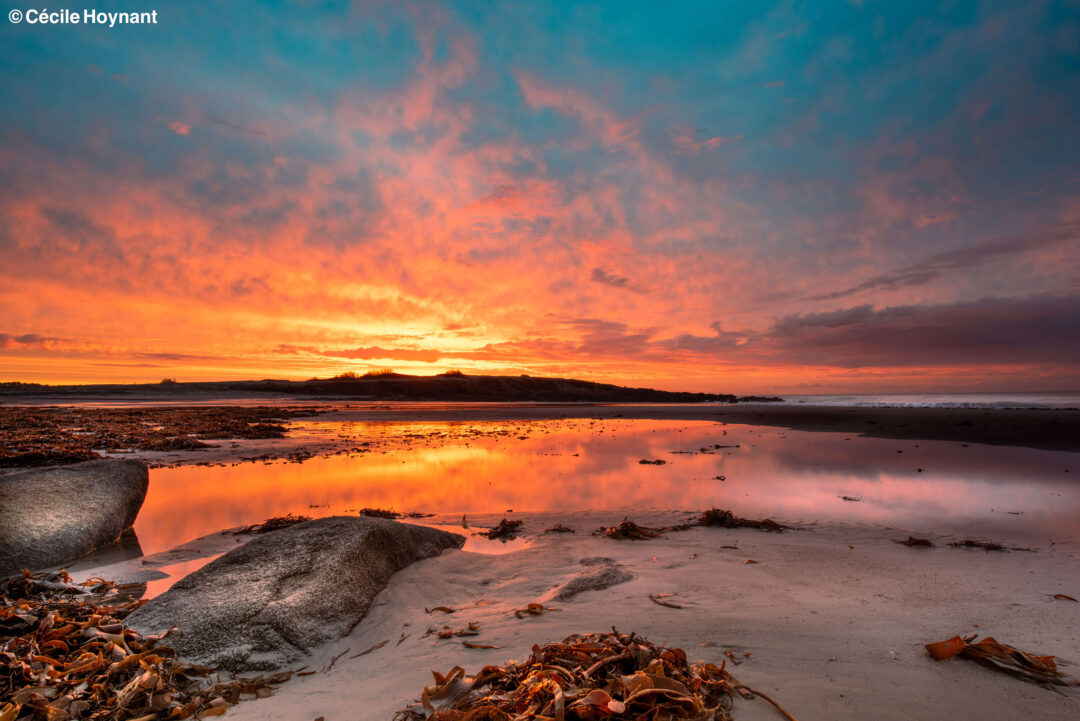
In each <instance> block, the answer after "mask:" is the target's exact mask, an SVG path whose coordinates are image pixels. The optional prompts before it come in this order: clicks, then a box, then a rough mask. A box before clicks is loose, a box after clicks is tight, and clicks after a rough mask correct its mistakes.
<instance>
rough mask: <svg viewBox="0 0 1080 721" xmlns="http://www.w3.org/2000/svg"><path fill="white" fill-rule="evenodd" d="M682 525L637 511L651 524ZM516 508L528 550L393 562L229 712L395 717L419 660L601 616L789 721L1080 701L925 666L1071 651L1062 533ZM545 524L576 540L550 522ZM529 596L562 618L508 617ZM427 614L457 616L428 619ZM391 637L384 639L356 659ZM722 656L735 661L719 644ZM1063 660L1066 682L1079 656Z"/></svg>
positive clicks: (955, 668)
mask: <svg viewBox="0 0 1080 721" xmlns="http://www.w3.org/2000/svg"><path fill="white" fill-rule="evenodd" d="M499 517H500V516H498V515H487V516H477V517H476V518H475V519H471V520H472V526H473V528H474V529H475V528H476V526H478V525H493V524H494V523H495V522H497V520H498V519H499ZM681 519H682V515H677V514H671V513H658V512H653V513H648V512H642V513H640V514H638V515H635V520H637V521H639V522H641V523H645V524H652V525H662V524H666V523H671V522H674V521H678V520H681ZM522 520H524V521H525V529H526V538H525V540H524V541H523V542H522V541H518V542H513V543H511V544H508V545H506V546H503V545H502V544H500V543H499V542H498V541H487V540H479V539H477V540H474V542H473V543H471V544H470V546H469V548H473V549H479V550H480V551H483V552H477V551H476V550H472V551H470V550H465V551H454V552H449V553H446V554H445V555H443V556H441V557H439V558H435V559H431V560H427V561H422V562H420V563H417V564H415V565H413V566H411V567H409V568H407V569H405V570H404V571H401V572H399V573H398V574H396V575H395V576H394V577H393V578H392V579H391V582H390V585H389V587H388V588H387V589H386V590H384V591H383V592H382V593H381V594H380V595H379V596H378V597H377V598H376V600H375V603H374V605H373V606H372V610H371V611H370V612H369V614H368V616H367V617H366V618H365V619H364V620H363V621H362V622H361V623H360V624H359V625H358V626H357V627H356V628H355V629H354V631H353V632H352V633H351V634H350V635H349V636H348V637H346V638H345V639H342V640H341V641H339V642H333V643H329V644H327V645H325V646H323V647H320V648H318V649H317V650H316V651H315V652H314V654H313V655H312V656H311V657H310V658H309V659H305V661H304V662H302V663H300V664H298V666H302V665H306V666H307V670H309V671H314V672H315V673H314V674H312V675H310V676H305V677H297V678H294V679H293V680H292V681H290V682H288V683H287V684H285V685H283V686H282V687H281V688H280V689H279V690H278V692H277V693H276V694H275V695H274V696H273V697H271V698H269V699H263V700H258V701H252V702H245V703H241V704H240V705H239V706H237V707H235V708H233V709H230V710H229V712H228V714H227V717H228V718H235V719H253V720H254V719H260V720H263V719H265V720H266V721H292V720H294V719H311V718H317V717H320V716H321V717H323V718H325V719H326V721H353V720H355V719H359V720H361V721H369V720H370V721H388V720H389V719H390V718H391V717H392V716H393V714H394V712H395V711H396V710H398V709H400V708H402V707H403V706H405V705H406V704H408V703H410V702H414V701H416V700H417V699H418V698H419V695H420V691H421V688H422V687H423V686H424V685H425V684H430V683H431V679H432V676H431V671H438V672H440V673H446V672H447V671H449V670H450V669H451V668H452V667H453V666H456V665H460V666H463V667H464V668H465V669H466V671H468V672H470V673H475V672H477V671H479V670H480V668H481V667H483V666H485V665H488V664H499V665H501V664H504V663H506V662H507V661H508V660H510V659H522V658H525V657H527V656H528V654H529V649H530V648H531V646H532V645H533V644H534V643H538V642H544V641H552V640H561V639H563V638H564V637H566V636H567V635H569V634H571V633H585V632H592V631H605V630H608V629H610V628H611V626H615V627H617V628H618V629H619V630H620V631H622V632H624V633H629V632H631V631H635V632H637V633H639V634H642V635H645V636H646V637H647V638H649V639H650V640H651V641H653V642H654V643H657V644H666V645H668V646H672V647H680V648H682V649H684V650H685V651H686V653H687V655H688V657H689V659H690V660H691V661H696V660H707V661H711V662H714V663H717V664H719V663H720V662H721V661H722V660H724V659H725V658H727V659H728V667H729V669H730V670H731V671H732V673H733V674H734V675H735V677H736V678H738V679H739V680H740V681H742V682H743V683H746V684H747V685H749V686H752V687H754V688H756V689H758V690H761V691H764V692H765V693H767V694H769V695H770V696H772V697H773V698H774V699H776V700H777V701H779V702H780V703H781V704H783V705H784V706H785V707H786V708H787V709H788V710H789V711H790V712H791V713H792V714H793V715H794V716H795V717H796V718H798V719H800V721H808V720H809V719H837V720H846V719H851V720H853V721H854V720H855V719H860V720H861V719H867V718H874V719H883V720H884V721H891V720H894V719H895V720H896V721H900V720H901V719H903V720H904V721H919V720H925V721H931V720H933V721H937V719H942V718H957V719H968V718H971V719H974V718H978V719H981V720H983V721H1011V720H1012V719H1017V718H1039V719H1047V720H1054V719H1060V720H1061V721H1065V720H1066V719H1074V718H1077V714H1080V697H1078V696H1076V695H1075V694H1070V695H1068V696H1065V695H1061V694H1059V693H1056V692H1054V691H1051V690H1047V689H1044V688H1039V687H1037V686H1033V685H1031V684H1027V683H1024V682H1022V681H1019V680H1016V679H1013V678H1011V677H1008V676H1005V675H1003V674H999V673H996V672H994V671H991V670H988V669H986V668H983V667H981V666H978V665H976V664H974V663H972V662H970V661H965V660H963V659H953V660H950V661H946V662H935V661H933V660H932V659H930V658H929V657H928V656H927V654H926V652H925V650H924V649H923V645H924V644H926V643H931V642H935V641H940V640H944V639H946V638H950V637H952V636H954V635H965V634H970V633H977V634H979V636H980V637H982V636H986V635H991V636H994V637H996V638H997V639H998V640H1000V641H1002V642H1004V643H1008V644H1010V645H1013V646H1016V647H1017V648H1020V649H1023V650H1025V651H1029V652H1037V653H1041V654H1054V655H1057V656H1059V657H1062V658H1064V659H1071V660H1076V659H1080V623H1078V621H1080V604H1076V603H1073V602H1070V601H1066V600H1060V599H1054V598H1053V595H1054V594H1056V593H1064V594H1067V595H1071V596H1073V597H1080V585H1078V583H1080V581H1078V579H1080V549H1078V548H1077V547H1075V546H1073V545H1068V544H1066V545H1064V546H1061V545H1059V546H1056V547H1053V548H1041V549H1039V551H1038V552H1035V553H1023V552H1015V551H1014V552H1007V553H987V552H984V551H981V550H962V549H956V548H950V547H947V546H945V545H943V544H940V539H938V540H939V547H937V548H933V549H921V548H908V547H905V546H903V545H900V544H897V543H894V540H897V539H901V538H905V537H906V533H905V531H904V530H902V529H894V530H882V529H880V528H874V529H870V528H865V527H857V526H849V525H844V524H800V526H799V528H798V529H797V530H791V531H786V532H784V533H782V534H776V533H764V532H760V531H754V530H750V529H734V530H733V529H718V528H694V529H692V530H689V531H685V532H679V533H672V534H669V535H667V536H665V537H664V538H660V539H653V540H647V541H615V540H612V539H609V538H606V537H602V536H593V535H590V533H589V532H590V531H591V530H593V529H595V528H597V527H599V526H601V525H606V524H610V523H614V522H616V521H617V520H619V518H618V517H616V516H612V515H610V514H603V513H595V512H591V513H569V514H535V515H523V516H522ZM443 521H444V522H446V519H443ZM556 522H561V523H563V524H565V525H566V526H569V527H571V528H574V529H576V533H572V534H571V533H566V534H555V533H551V534H544V533H542V529H544V528H548V527H550V526H552V525H554V524H555V523H556ZM450 530H455V529H453V528H452V527H451V528H450ZM456 530H458V531H459V532H460V531H461V529H460V527H458V528H456ZM218 538H219V539H220V537H218ZM473 538H474V539H475V538H476V537H473ZM227 541H228V542H229V543H233V542H234V541H233V540H232V539H231V538H230V539H227ZM477 541H478V542H479V543H480V544H481V545H477ZM206 543H207V544H208V548H207V551H208V552H210V553H218V552H220V546H221V544H222V542H221V541H220V540H215V539H214V538H210V539H208V540H207V541H206ZM215 544H216V545H215ZM198 545H199V544H197V543H196V544H193V545H192V548H193V549H194V548H197V547H198ZM725 546H728V548H725ZM730 546H736V548H730ZM500 551H507V552H505V553H500ZM748 560H753V561H756V563H747V561H748ZM605 564H607V565H613V566H616V567H618V568H620V569H622V570H624V571H626V572H628V573H629V574H632V575H633V578H632V579H631V580H629V581H627V582H624V583H620V584H617V585H613V586H610V587H607V588H600V589H596V590H589V591H585V592H583V593H580V594H578V595H576V596H573V597H572V598H569V599H565V600H557V599H555V598H554V596H555V595H556V593H557V589H559V588H560V587H562V586H563V585H564V584H566V583H567V582H569V581H572V580H574V579H575V578H581V577H583V576H587V575H589V574H590V573H592V572H594V571H595V569H596V568H597V567H598V565H605ZM101 570H104V571H105V572H106V573H112V574H113V575H123V573H122V571H121V570H120V569H119V568H118V567H115V566H114V567H112V568H107V569H97V570H94V571H92V572H93V573H97V572H100V571H101ZM87 572H88V573H89V572H91V571H87ZM142 572H143V573H145V572H146V571H145V570H144V571H142ZM652 594H673V595H670V596H666V597H665V599H664V600H665V601H666V602H669V603H673V604H676V605H679V606H681V608H677V609H676V608H669V607H664V606H660V605H658V604H656V603H654V602H652V601H651V600H650V598H649V596H650V595H652ZM532 602H539V603H543V604H544V605H545V606H553V607H555V608H556V609H558V610H551V611H549V612H546V613H544V614H543V615H540V616H532V615H527V616H526V617H524V618H517V617H515V616H514V614H513V611H514V610H515V609H519V608H524V607H525V605H526V604H528V603H532ZM435 606H448V607H451V608H455V609H458V610H457V611H456V612H454V613H452V614H444V613H440V612H434V613H427V612H426V611H425V609H426V608H427V609H429V608H433V607H435ZM469 622H475V623H478V624H479V628H480V634H479V635H478V636H472V637H469V638H467V639H466V640H468V641H470V642H473V643H478V644H483V645H492V646H498V647H499V648H497V649H469V648H466V647H464V646H463V645H462V643H461V639H459V638H450V639H438V638H436V637H434V636H427V637H424V634H425V632H427V631H428V629H431V628H433V629H438V628H441V627H442V626H443V625H449V626H451V627H452V628H454V629H457V628H463V627H465V626H466V625H467V624H468V623H469ZM383 641H389V643H387V644H386V645H385V646H383V647H381V648H378V649H376V650H374V651H372V652H370V653H368V654H366V655H363V656H359V657H354V656H356V655H357V654H359V653H360V652H361V651H364V650H366V649H369V648H371V647H373V646H376V645H377V644H379V643H381V642H383ZM399 641H400V642H399ZM729 649H730V650H731V651H732V654H733V655H734V656H735V659H736V660H738V661H741V663H740V664H739V665H737V666H736V665H735V664H734V661H732V660H730V657H728V656H727V655H726V653H725V652H726V651H727V650H729ZM746 653H748V654H749V655H748V656H744V655H743V654H746ZM335 657H339V658H338V660H337V661H336V663H334V664H333V667H332V668H329V666H330V665H331V660H332V659H334V658H335ZM1063 668H1064V670H1066V672H1067V673H1068V674H1069V675H1072V676H1075V675H1076V666H1064V667H1063ZM733 715H734V717H735V718H736V719H737V720H738V721H755V720H758V719H762V720H767V719H779V718H780V716H779V715H778V714H777V713H776V711H775V710H773V709H772V708H771V707H770V706H768V704H766V703H765V702H763V701H761V700H754V701H745V700H736V702H735V707H734V714H733Z"/></svg>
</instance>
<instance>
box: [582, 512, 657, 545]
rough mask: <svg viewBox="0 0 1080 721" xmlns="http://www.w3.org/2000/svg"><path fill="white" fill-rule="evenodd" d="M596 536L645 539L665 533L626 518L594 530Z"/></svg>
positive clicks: (632, 539)
mask: <svg viewBox="0 0 1080 721" xmlns="http://www.w3.org/2000/svg"><path fill="white" fill-rule="evenodd" d="M593 535H594V536H599V535H603V536H607V537H608V538H614V539H615V540H616V541H643V540H645V539H649V538H660V537H661V536H663V533H661V532H660V529H657V528H647V527H646V526H639V525H638V524H636V523H634V522H633V521H631V520H629V519H627V518H624V519H622V520H621V521H619V523H618V524H617V525H614V526H611V527H610V528H600V529H597V530H596V531H594V532H593Z"/></svg>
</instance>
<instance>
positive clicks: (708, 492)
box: [136, 420, 1080, 553]
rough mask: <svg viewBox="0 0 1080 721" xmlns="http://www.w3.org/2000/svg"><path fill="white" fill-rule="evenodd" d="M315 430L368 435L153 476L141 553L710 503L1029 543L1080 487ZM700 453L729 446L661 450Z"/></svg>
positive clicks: (483, 429) (927, 448) (1069, 510)
mask: <svg viewBox="0 0 1080 721" xmlns="http://www.w3.org/2000/svg"><path fill="white" fill-rule="evenodd" d="M312 425H313V426H315V425H317V424H312ZM324 425H325V428H319V429H314V428H313V429H312V432H313V433H314V432H316V431H318V432H320V433H323V434H327V435H329V434H335V435H338V434H345V435H349V436H351V437H354V438H356V439H357V441H364V440H369V439H370V440H371V441H372V442H373V448H377V450H376V451H374V452H370V453H364V454H360V455H357V456H335V457H329V458H317V459H312V460H310V461H308V462H306V463H304V464H294V463H272V464H262V463H246V464H241V465H236V466H227V467H209V468H208V467H195V466H186V467H179V468H170V469H157V470H154V471H153V472H152V475H151V485H150V492H149V494H148V496H147V500H146V504H145V505H144V507H143V510H142V512H141V513H140V515H139V519H138V522H137V524H136V528H137V530H138V532H139V537H140V539H142V542H143V546H144V547H145V548H146V549H147V550H148V551H149V552H151V553H152V552H154V551H156V550H160V549H162V548H169V547H171V546H174V545H176V544H177V543H182V542H184V541H187V540H190V539H191V538H194V537H196V536H200V535H203V534H206V533H212V532H214V531H216V530H219V529H222V528H227V527H232V526H237V525H241V524H250V523H255V522H258V521H261V520H263V519H265V518H267V517H270V516H274V515H281V514H284V513H299V514H306V515H312V516H323V515H329V514H332V513H345V512H350V510H351V512H354V513H355V512H356V511H358V510H359V509H360V508H363V507H366V506H367V507H381V508H394V509H397V510H416V511H427V512H438V513H455V514H457V513H502V512H503V511H505V510H506V509H509V508H513V509H515V510H516V511H519V512H523V511H576V510H622V509H625V510H627V511H631V510H643V509H703V508H706V507H709V506H714V505H715V506H721V507H727V508H732V509H734V510H735V511H736V512H738V513H740V514H741V515H754V516H774V517H777V518H779V519H785V520H804V521H843V522H848V523H869V524H877V525H888V526H895V527H899V528H905V529H916V530H918V529H923V530H926V531H933V532H937V533H957V534H964V533H971V534H978V535H984V536H993V537H1000V538H1007V539H1008V538H1014V539H1018V540H1019V539H1023V538H1031V539H1033V540H1038V541H1039V542H1041V543H1045V542H1046V541H1047V539H1048V538H1053V539H1054V540H1064V539H1066V538H1071V537H1072V536H1073V535H1074V534H1075V533H1076V529H1077V527H1078V524H1077V521H1078V520H1080V510H1078V509H1080V503H1078V502H1077V501H1078V500H1080V493H1078V491H1077V489H1076V487H1075V485H1074V484H1070V483H1067V482H1066V481H1067V480H1068V475H1067V474H1064V473H1063V472H1062V471H1063V469H1064V468H1067V467H1068V466H1069V464H1070V463H1071V462H1072V461H1073V460H1075V459H1074V457H1073V455H1072V454H1064V453H1055V452H1048V451H1036V450H1031V449H1024V448H1007V447H991V446H969V447H963V446H961V445H960V444H956V443H947V442H931V441H919V442H918V444H916V443H915V442H912V441H895V440H883V439H868V438H859V437H852V436H850V435H845V434H833V433H809V432H797V431H785V430H779V429H767V428H758V427H751V426H736V425H727V426H725V425H722V424H718V423H706V422H690V423H688V422H685V421H677V422H676V421H646V420H609V421H602V422H598V421H589V420H560V421H541V422H530V423H513V424H507V423H490V424H487V423H453V424H443V423H423V424H404V423H403V424H396V423H395V424H387V423H381V424H372V423H348V424H341V423H337V424H335V423H326V424H324ZM725 431H726V432H727V434H726V435H724V432H725ZM520 436H528V437H527V438H526V439H525V440H519V437H520ZM846 438H851V440H845V439H846ZM714 444H722V445H734V444H739V447H738V448H725V449H719V450H716V452H714V453H708V454H672V453H671V452H672V451H677V450H695V449H699V448H701V447H703V446H711V445H714ZM916 445H917V446H918V447H916ZM897 450H902V451H903V453H897V452H896V451H897ZM575 454H577V455H575ZM642 458H663V459H665V460H667V461H668V463H667V464H666V465H663V466H653V465H640V464H639V463H638V461H639V460H640V459H642ZM920 467H921V468H924V469H925V472H924V473H918V472H917V471H916V470H915V469H916V468H920ZM717 475H723V476H725V477H726V479H727V480H726V481H725V482H721V481H718V480H715V479H714V477H715V476H717ZM1052 494H1060V495H1052ZM841 495H847V496H853V497H858V498H861V499H862V500H861V502H858V503H851V502H845V501H843V500H841V499H840V496H841ZM991 509H995V511H998V512H993V513H992V512H991ZM1001 511H1023V512H1024V513H1023V514H1022V515H1017V516H1013V515H1007V514H1005V513H1001Z"/></svg>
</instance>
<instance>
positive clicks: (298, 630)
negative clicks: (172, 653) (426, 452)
mask: <svg viewBox="0 0 1080 721" xmlns="http://www.w3.org/2000/svg"><path fill="white" fill-rule="evenodd" d="M464 543H465V539H464V538H463V537H461V536H459V535H457V534H455V533H447V532H445V531H440V530H437V529H434V528H425V527H423V526H416V525H413V524H408V523H398V522H396V521H390V520H385V519H381V518H367V517H362V518H354V517H342V516H335V517H331V518H320V519H317V520H314V521H308V522H307V523H301V524H298V525H296V526H291V527H289V528H285V529H282V530H280V531H273V532H272V533H267V534H265V535H262V536H259V537H258V538H256V539H254V540H252V541H249V542H248V543H247V544H245V545H244V546H241V547H240V548H237V549H235V550H232V551H230V552H228V553H226V554H225V555H224V556H222V557H221V558H218V559H217V560H215V561H213V562H211V563H209V564H207V565H206V566H204V567H203V568H201V569H199V570H198V571H196V572H195V573H192V574H191V575H189V576H186V577H184V578H183V579H181V580H180V581H178V582H177V583H176V584H175V585H174V586H173V587H172V588H171V589H169V590H168V591H167V592H165V593H164V594H162V595H161V596H159V597H157V598H155V599H152V600H151V601H149V602H148V603H147V604H146V605H145V606H143V607H142V608H140V609H139V610H138V611H136V612H135V613H133V614H132V615H131V616H129V617H128V619H127V621H128V623H129V624H130V625H131V626H133V627H134V628H135V629H137V630H139V631H142V632H144V633H157V632H160V631H164V630H166V629H169V628H172V627H173V626H176V627H177V628H178V630H179V632H180V633H179V634H178V635H170V636H169V638H168V643H169V645H170V646H172V647H173V648H175V649H176V650H177V652H179V653H180V655H181V656H183V657H184V658H185V659H186V660H189V661H193V662H195V663H199V664H203V665H207V666H211V667H214V668H225V669H227V670H230V671H268V670H273V669H277V668H281V667H282V666H284V665H286V664H290V663H293V662H295V661H297V660H298V659H300V658H301V657H302V656H303V655H304V654H306V653H308V652H310V650H311V649H312V648H313V647H315V646H317V645H318V644H321V643H325V642H327V641H332V640H335V639H339V638H343V637H344V636H346V635H348V634H349V632H350V631H352V629H353V627H355V626H356V624H357V623H359V622H360V620H361V619H362V618H363V617H364V615H365V614H366V613H367V610H368V608H369V607H370V606H371V602H372V600H373V599H374V598H375V596H376V594H378V593H379V591H381V590H382V589H384V588H385V587H386V584H387V583H388V582H389V580H390V576H392V575H393V574H394V572H395V571H398V570H400V569H402V568H404V567H405V566H408V565H409V564H410V563H412V562H414V561H417V560H420V559H422V558H429V557H431V556H436V555H438V554H440V553H442V552H443V551H444V550H446V549H448V548H460V547H461V546H462V544H464Z"/></svg>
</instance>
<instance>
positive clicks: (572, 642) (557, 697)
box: [394, 629, 795, 721]
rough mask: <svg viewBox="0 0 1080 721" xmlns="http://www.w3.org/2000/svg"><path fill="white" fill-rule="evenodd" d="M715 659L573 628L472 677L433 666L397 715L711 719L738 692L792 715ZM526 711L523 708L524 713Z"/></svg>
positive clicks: (441, 720)
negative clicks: (695, 658) (695, 659)
mask: <svg viewBox="0 0 1080 721" xmlns="http://www.w3.org/2000/svg"><path fill="white" fill-rule="evenodd" d="M726 665H727V660H726V659H725V660H724V661H722V662H721V664H720V666H716V665H715V664H712V663H705V662H700V663H695V664H689V663H688V662H687V659H686V653H685V652H684V651H683V650H682V649H679V648H666V647H663V646H656V645H653V644H652V643H650V642H649V641H648V640H647V639H645V638H642V637H640V636H638V635H637V634H629V635H627V634H622V633H619V632H618V631H616V630H615V629H612V632H611V633H591V634H587V635H581V634H574V635H571V636H567V637H566V638H565V639H564V640H563V641H562V642H553V643H544V644H537V645H535V646H533V648H532V654H531V655H530V656H529V658H528V659H526V660H524V661H517V662H514V661H511V662H509V663H508V664H506V665H505V666H485V667H484V668H483V669H481V670H480V672H479V673H477V674H476V675H475V676H468V675H467V674H466V672H465V669H464V668H462V667H460V666H455V667H454V668H452V669H450V671H449V672H448V673H446V674H441V673H439V672H437V671H433V672H432V675H433V676H434V678H435V683H434V684H433V685H432V686H426V687H424V689H423V691H422V693H421V697H420V699H421V700H420V703H418V704H413V705H412V706H410V707H408V708H405V709H402V710H400V711H398V712H397V713H396V714H395V715H394V721H420V720H421V719H425V718H426V719H428V721H510V719H524V718H559V719H566V720H567V721H572V720H575V719H578V720H584V719H602V718H608V717H610V716H616V717H619V718H633V719H660V718H665V719H714V720H715V721H730V719H731V718H732V716H731V708H732V705H733V701H734V698H735V696H736V695H740V696H742V697H743V698H753V697H754V696H760V697H761V698H763V699H765V700H766V701H768V702H769V703H770V704H772V705H773V707H775V708H776V709H777V711H779V712H780V713H781V714H782V715H783V716H784V718H786V719H788V721H795V717H794V716H792V715H791V714H790V713H789V712H788V711H786V710H785V709H784V708H783V707H782V706H780V705H779V704H778V703H776V701H774V700H772V699H771V698H769V697H768V696H766V695H765V694H763V693H761V692H760V691H755V690H754V689H752V688H750V687H748V686H746V685H744V684H742V683H740V682H739V681H737V680H736V679H734V678H733V677H732V676H731V675H730V674H729V673H728V672H727V670H726ZM522 712H524V714H523V713H522Z"/></svg>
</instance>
